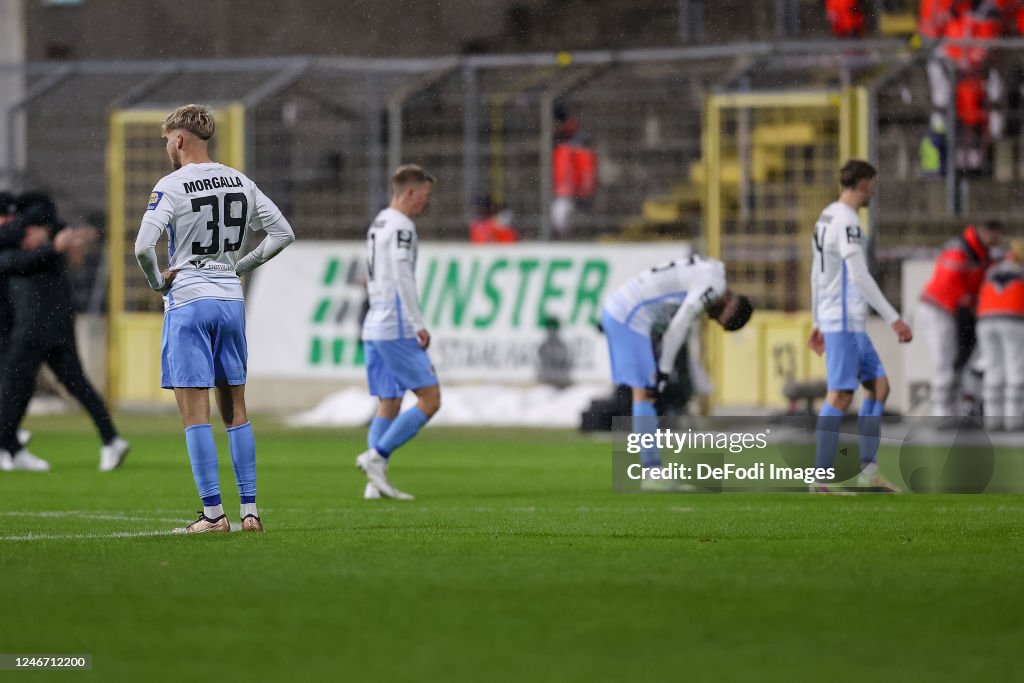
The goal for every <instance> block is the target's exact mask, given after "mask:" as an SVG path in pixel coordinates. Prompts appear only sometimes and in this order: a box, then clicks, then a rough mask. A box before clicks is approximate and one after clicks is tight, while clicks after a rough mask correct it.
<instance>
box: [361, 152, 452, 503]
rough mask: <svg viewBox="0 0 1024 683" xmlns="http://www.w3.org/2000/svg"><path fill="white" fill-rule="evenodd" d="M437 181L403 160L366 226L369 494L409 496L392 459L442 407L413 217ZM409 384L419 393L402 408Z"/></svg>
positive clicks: (365, 456) (365, 465) (365, 458)
mask: <svg viewBox="0 0 1024 683" xmlns="http://www.w3.org/2000/svg"><path fill="white" fill-rule="evenodd" d="M433 186H434V177H433V176H431V175H430V174H429V173H427V172H426V171H424V170H423V169H422V168H420V167H419V166H416V165H414V164H407V165H405V166H400V167H399V168H398V169H397V170H396V171H395V174H394V175H393V176H392V177H391V191H392V194H391V205H390V206H389V207H388V208H386V209H384V210H383V211H381V212H380V213H379V214H377V217H376V218H374V219H373V223H371V224H370V229H369V230H368V231H367V233H366V249H367V264H366V265H367V292H368V294H369V299H370V310H369V311H368V312H367V314H366V319H365V320H364V321H363V341H364V343H365V345H366V376H367V380H368V382H369V385H370V394H371V395H372V396H376V397H377V400H378V404H377V415H376V416H375V417H374V418H373V421H372V422H371V423H370V431H369V434H368V435H367V437H366V444H367V447H368V450H366V451H365V452H363V453H362V454H360V455H359V457H357V458H356V466H357V467H359V469H361V470H362V471H363V472H365V473H366V478H367V480H368V481H367V484H366V489H365V492H364V494H363V497H364V498H380V497H381V496H383V497H385V498H397V499H399V500H412V498H413V496H411V495H409V494H408V493H403V492H402V491H399V490H398V489H396V488H395V487H394V486H392V485H391V483H390V482H389V481H388V461H389V458H390V456H391V454H392V453H393V452H394V451H395V449H396V448H398V447H399V446H401V445H402V444H404V443H405V442H406V441H408V440H409V439H411V438H412V437H414V436H416V434H417V433H418V432H419V431H420V429H422V428H423V425H425V424H426V423H427V421H428V420H429V419H430V418H431V417H433V416H434V413H436V412H437V411H438V409H439V408H440V407H441V387H440V386H439V385H438V382H437V375H436V374H435V373H434V367H433V366H432V365H431V363H430V358H428V357H427V347H428V346H429V345H430V333H429V332H427V330H426V326H425V325H424V324H423V315H422V314H421V313H420V304H419V299H418V297H417V293H416V292H417V290H416V251H417V243H418V239H417V237H416V226H415V224H413V222H412V219H413V218H419V217H420V216H422V215H423V214H424V213H425V212H426V210H427V208H428V207H429V206H430V193H431V190H432V189H433ZM407 390H408V391H412V392H413V393H415V394H416V398H417V399H418V400H417V402H416V405H415V406H413V407H412V408H409V409H408V410H406V411H405V412H404V413H402V414H401V415H399V414H398V411H399V410H400V409H401V407H402V396H404V395H405V392H406V391H407Z"/></svg>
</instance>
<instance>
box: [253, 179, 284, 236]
mask: <svg viewBox="0 0 1024 683" xmlns="http://www.w3.org/2000/svg"><path fill="white" fill-rule="evenodd" d="M252 198H253V210H252V216H251V217H250V218H249V227H250V228H252V229H253V230H267V229H268V228H272V227H273V226H274V225H276V224H277V223H278V222H279V221H282V220H284V215H283V214H282V213H281V209H279V208H277V204H275V203H274V202H272V201H271V200H270V198H269V197H267V195H265V194H263V191H262V190H260V188H258V187H256V185H255V184H254V185H253V186H252Z"/></svg>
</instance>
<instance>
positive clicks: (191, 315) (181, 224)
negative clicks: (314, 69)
mask: <svg viewBox="0 0 1024 683" xmlns="http://www.w3.org/2000/svg"><path fill="white" fill-rule="evenodd" d="M214 126H215V123H214V119H213V115H212V114H211V113H210V110H209V109H207V108H206V107H204V106H202V105H197V104H188V105H185V106H183V107H179V108H177V109H175V110H174V111H173V112H171V114H170V115H169V116H168V117H167V119H166V120H165V121H164V123H163V136H164V139H165V140H166V141H167V155H168V156H169V157H170V160H171V166H172V167H173V168H174V172H173V173H171V174H170V175H167V176H164V178H163V179H162V180H160V182H158V183H157V184H156V187H155V188H153V194H152V195H150V198H149V205H148V206H147V207H146V213H145V215H144V216H143V218H142V226H141V227H140V228H139V236H138V238H137V239H136V241H135V256H136V258H137V259H138V261H139V265H140V266H141V267H142V270H143V272H145V274H146V279H147V280H148V282H149V286H150V287H152V288H153V289H155V290H156V291H158V292H161V293H162V294H163V296H164V328H163V350H162V363H161V365H162V368H161V369H162V379H161V383H162V385H163V387H164V388H165V389H174V397H175V399H176V400H177V402H178V409H179V410H180V412H181V419H182V422H183V423H184V426H185V444H186V446H187V447H188V457H189V460H191V462H192V475H193V477H194V478H195V482H196V488H197V489H198V490H199V497H200V498H201V499H202V501H203V511H202V512H201V513H200V515H199V519H197V520H196V521H195V522H193V523H192V524H190V525H189V526H187V527H184V528H182V529H175V530H174V531H175V533H203V532H207V531H230V530H231V526H230V524H229V523H228V520H227V516H226V515H225V514H224V507H223V505H222V504H221V496H220V482H219V481H218V478H217V446H216V444H215V443H214V440H213V430H212V428H211V426H210V393H209V390H210V389H216V390H217V392H216V397H217V405H218V407H219V408H220V414H221V418H222V419H223V421H224V426H225V427H227V430H228V443H229V446H230V449H231V463H232V465H233V466H234V470H235V478H236V479H237V482H238V493H239V495H240V497H241V518H242V530H243V531H263V524H262V522H261V521H260V517H259V513H258V512H257V510H256V441H255V438H254V437H253V432H252V426H251V425H250V424H249V418H248V417H247V415H246V411H245V380H246V363H247V360H248V354H247V350H246V340H245V304H244V302H243V299H242V282H241V280H240V279H239V278H240V276H242V275H244V274H246V273H248V272H250V271H252V270H253V269H255V268H257V267H259V266H261V265H263V264H264V263H266V262H267V261H269V260H270V259H271V258H273V257H274V256H276V255H277V254H279V253H280V252H281V251H282V250H283V249H284V248H285V247H287V246H288V245H289V244H291V243H292V241H293V240H294V239H295V235H294V233H293V232H292V228H291V226H290V225H289V224H288V221H287V220H285V218H284V216H282V215H281V212H280V211H279V210H278V208H277V206H275V205H274V203H273V202H272V201H270V200H269V199H267V197H266V196H265V195H264V194H263V193H262V192H260V190H259V188H258V187H256V184H255V183H253V182H252V181H251V180H249V178H247V177H246V176H245V175H243V174H242V173H241V172H239V171H237V170H235V169H233V168H231V167H229V166H225V165H223V164H218V163H216V162H213V161H211V160H210V156H209V152H208V149H207V148H208V144H209V140H210V138H211V137H212V136H213V133H214ZM247 228H248V229H251V230H254V231H259V230H264V231H266V233H267V236H266V238H265V239H264V240H263V241H262V242H260V244H259V245H257V246H256V248H255V249H253V250H252V252H250V253H249V254H248V255H246V256H245V257H244V258H241V259H239V258H238V251H239V249H240V248H241V246H242V241H243V239H244V237H245V231H246V229H247ZM164 232H167V233H168V240H167V246H168V251H169V253H168V262H169V264H168V269H167V270H165V271H163V272H161V271H160V269H159V267H158V266H157V259H156V244H157V242H158V241H159V240H160V237H161V236H162V235H163V234H164Z"/></svg>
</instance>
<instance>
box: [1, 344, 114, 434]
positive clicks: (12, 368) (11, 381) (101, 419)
mask: <svg viewBox="0 0 1024 683" xmlns="http://www.w3.org/2000/svg"><path fill="white" fill-rule="evenodd" d="M41 341H42V340H33V339H22V340H14V341H13V342H12V344H11V345H10V348H9V349H8V350H7V353H6V354H5V355H6V358H5V363H6V368H5V370H6V372H5V375H6V376H5V377H4V378H3V379H4V382H3V394H2V401H0V449H3V450H6V451H8V452H10V453H15V452H17V451H18V450H19V449H20V448H21V445H20V444H19V443H18V427H19V426H20V425H21V421H22V420H23V419H25V412H26V411H27V410H28V403H29V401H30V400H31V399H32V394H33V393H35V385H36V376H37V375H38V374H39V368H40V367H41V366H42V364H43V363H46V364H47V365H48V366H50V369H51V370H53V374H55V375H56V376H57V379H58V380H60V383H61V384H63V385H64V387H65V388H66V389H67V390H68V393H70V394H71V395H72V396H74V397H75V400H77V401H78V402H79V403H81V404H82V407H83V408H85V410H86V411H87V412H88V413H89V417H91V418H92V421H93V423H95V425H96V429H97V430H98V431H99V433H100V438H101V439H102V440H103V443H105V444H106V443H110V441H111V440H113V439H114V438H115V437H116V436H117V430H116V429H115V428H114V422H113V420H111V419H110V413H109V412H108V411H107V406H106V405H104V403H103V399H102V398H101V397H100V395H99V393H98V392H97V391H96V389H95V387H93V385H92V383H90V382H89V379H88V378H87V377H86V376H85V372H84V371H83V370H82V362H81V360H79V358H78V350H77V349H76V348H75V340H74V339H73V338H72V339H64V340H60V341H58V342H56V343H50V344H47V343H40V342H41Z"/></svg>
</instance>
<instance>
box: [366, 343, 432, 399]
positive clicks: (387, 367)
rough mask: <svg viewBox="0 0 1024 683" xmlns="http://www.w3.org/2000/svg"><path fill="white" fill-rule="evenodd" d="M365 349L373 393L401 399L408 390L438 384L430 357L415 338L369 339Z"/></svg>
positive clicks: (372, 394)
mask: <svg viewBox="0 0 1024 683" xmlns="http://www.w3.org/2000/svg"><path fill="white" fill-rule="evenodd" d="M364 348H365V350H366V379H367V381H368V382H369V384H370V395H371V396H376V397H378V398H401V397H402V396H403V395H405V392H406V391H407V390H412V389H422V388H423V387H430V386H433V385H435V384H437V373H435V372H434V366H433V365H431V363H430V357H429V356H427V352H426V351H424V350H423V349H421V348H420V344H419V342H418V341H417V340H415V339H387V340H379V339H378V340H372V341H371V340H368V341H366V342H364Z"/></svg>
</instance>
